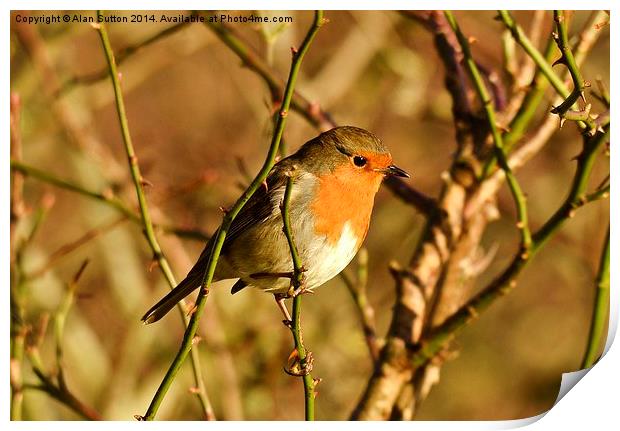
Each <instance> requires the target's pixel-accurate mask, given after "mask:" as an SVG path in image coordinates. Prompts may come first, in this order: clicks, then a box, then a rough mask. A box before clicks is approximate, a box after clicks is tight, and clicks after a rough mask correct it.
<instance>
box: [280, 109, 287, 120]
mask: <svg viewBox="0 0 620 431" xmlns="http://www.w3.org/2000/svg"><path fill="white" fill-rule="evenodd" d="M280 117H282V118H286V117H288V111H284V110H282V111H280Z"/></svg>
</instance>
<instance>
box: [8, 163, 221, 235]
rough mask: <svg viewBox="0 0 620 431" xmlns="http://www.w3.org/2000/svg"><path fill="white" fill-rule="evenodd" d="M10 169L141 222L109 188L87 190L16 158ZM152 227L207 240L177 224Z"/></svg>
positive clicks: (202, 233)
mask: <svg viewBox="0 0 620 431" xmlns="http://www.w3.org/2000/svg"><path fill="white" fill-rule="evenodd" d="M11 170H12V171H18V172H21V173H22V174H24V175H25V176H27V177H31V178H35V179H37V180H39V181H43V182H45V183H48V184H51V185H53V186H55V187H58V188H61V189H64V190H68V191H70V192H73V193H77V194H80V195H82V196H85V197H88V198H91V199H94V200H96V201H100V202H103V203H105V204H106V205H108V206H110V207H112V208H114V209H115V210H116V211H118V212H119V213H120V214H121V215H124V216H125V217H127V218H128V219H129V220H131V221H132V222H134V223H138V224H141V223H142V219H141V217H140V215H139V214H136V213H135V212H134V211H132V210H131V209H129V207H127V206H126V205H125V204H124V203H123V202H122V201H121V200H120V199H118V198H117V197H115V196H114V194H113V193H112V192H111V190H109V189H108V190H105V191H103V192H97V191H94V190H89V189H87V188H85V187H82V186H80V185H78V184H75V183H72V182H71V181H69V180H65V179H62V178H59V177H56V176H55V175H53V174H51V173H49V172H47V171H44V170H41V169H38V168H35V167H33V166H30V165H28V164H26V163H22V162H20V161H17V160H11ZM153 227H154V228H155V229H161V230H162V231H164V232H166V233H170V234H173V235H176V236H178V237H181V238H187V239H194V240H199V241H208V240H209V235H207V234H206V233H204V232H202V231H200V230H196V229H185V228H181V227H177V226H171V225H156V224H154V225H153Z"/></svg>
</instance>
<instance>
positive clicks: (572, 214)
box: [568, 209, 575, 218]
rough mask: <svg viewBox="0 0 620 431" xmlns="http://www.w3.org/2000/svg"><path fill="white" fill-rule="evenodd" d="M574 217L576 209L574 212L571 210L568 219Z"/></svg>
mask: <svg viewBox="0 0 620 431" xmlns="http://www.w3.org/2000/svg"><path fill="white" fill-rule="evenodd" d="M573 217H575V210H574V209H572V210H570V211H569V212H568V218H573Z"/></svg>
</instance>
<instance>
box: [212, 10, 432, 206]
mask: <svg viewBox="0 0 620 431" xmlns="http://www.w3.org/2000/svg"><path fill="white" fill-rule="evenodd" d="M204 14H205V16H206V17H208V16H211V13H208V12H205V13H204ZM205 25H206V26H207V27H209V28H210V29H211V30H212V31H213V32H214V33H215V34H216V35H217V37H219V38H220V40H221V41H222V42H224V43H225V44H226V46H228V47H229V48H230V49H231V51H233V52H234V53H235V54H236V55H237V56H238V57H239V58H240V59H241V61H242V62H243V64H244V65H245V66H246V67H248V69H250V70H252V71H253V72H255V73H256V74H257V75H258V76H260V77H261V78H262V79H263V81H264V82H265V84H266V85H267V87H268V88H269V91H270V92H271V94H272V98H273V99H274V100H278V99H279V95H280V94H281V93H282V89H283V83H282V81H281V80H280V79H279V78H278V77H277V76H276V73H275V72H274V71H273V70H272V68H271V67H269V65H268V64H267V63H265V61H264V60H263V59H262V58H261V56H260V55H259V54H258V53H257V52H256V51H255V50H253V49H252V47H250V46H249V45H248V44H247V43H246V42H245V41H244V40H243V39H242V38H241V36H240V35H239V34H238V33H237V32H236V30H235V29H234V28H233V27H231V26H228V25H226V24H224V23H221V22H219V21H218V22H215V21H213V22H211V21H208V20H207V22H205ZM291 109H292V110H293V111H296V112H298V113H299V114H301V115H302V116H303V117H304V118H305V119H306V120H307V121H308V122H309V123H310V124H312V125H313V126H314V127H316V128H317V129H318V130H320V131H326V130H329V129H331V128H333V127H336V126H337V123H336V122H335V121H334V120H333V118H332V116H331V115H330V114H329V113H328V112H326V111H324V110H322V109H321V107H320V106H319V104H318V103H316V102H311V101H309V100H308V99H307V98H306V97H304V96H303V95H302V94H301V93H299V92H298V91H295V92H294V93H293V98H292V99H291ZM385 185H386V186H387V187H388V188H389V189H390V190H391V191H392V192H393V193H394V194H395V195H396V196H399V197H400V198H402V199H404V200H405V202H406V203H409V204H411V205H413V206H414V207H416V208H417V209H418V211H420V212H421V213H423V214H425V215H430V214H431V213H430V212H429V211H430V210H432V209H434V207H432V206H431V203H432V202H433V201H432V198H430V197H427V196H426V195H424V194H423V193H421V192H419V191H417V190H415V189H413V188H411V186H409V185H407V184H405V183H404V182H403V181H402V180H401V179H399V178H395V177H392V178H389V179H387V180H386V181H385Z"/></svg>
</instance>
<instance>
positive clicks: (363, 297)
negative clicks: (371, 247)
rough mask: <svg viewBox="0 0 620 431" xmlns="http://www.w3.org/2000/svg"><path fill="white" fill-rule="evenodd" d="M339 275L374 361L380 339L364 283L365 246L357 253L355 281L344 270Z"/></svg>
mask: <svg viewBox="0 0 620 431" xmlns="http://www.w3.org/2000/svg"><path fill="white" fill-rule="evenodd" d="M340 277H341V278H342V280H343V281H344V284H345V286H347V289H348V290H349V293H350V294H351V296H352V297H353V301H354V302H355V305H356V309H357V312H358V315H359V319H360V323H361V324H362V330H363V332H364V338H365V339H366V345H367V346H368V353H370V358H371V359H372V362H373V363H375V362H376V361H377V359H379V351H380V350H381V344H382V341H380V340H378V339H377V325H376V322H375V310H374V308H373V307H372V305H370V301H369V300H368V295H367V294H366V285H367V282H368V251H367V250H366V249H365V248H362V249H361V250H360V251H359V252H358V253H357V277H356V279H355V281H354V280H352V279H351V277H349V276H348V275H347V274H346V272H344V271H343V272H341V273H340Z"/></svg>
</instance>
